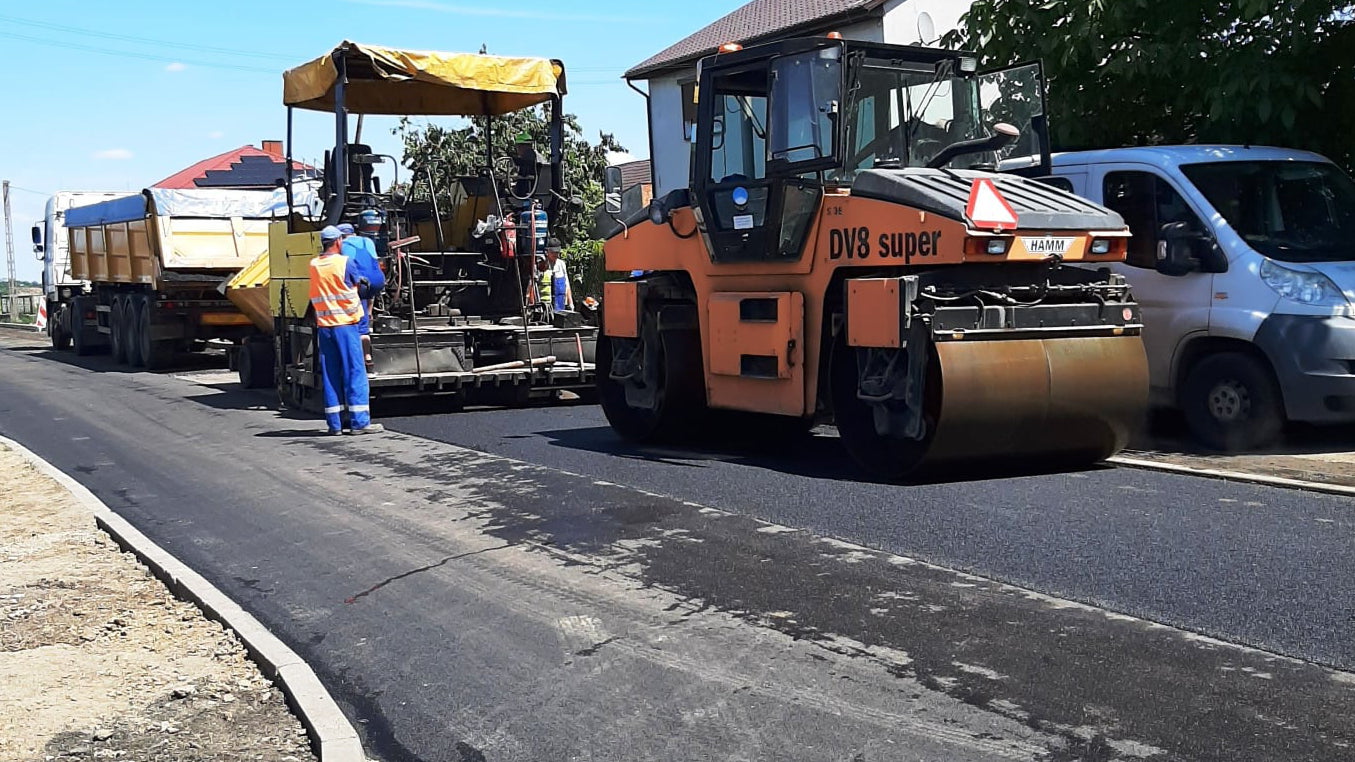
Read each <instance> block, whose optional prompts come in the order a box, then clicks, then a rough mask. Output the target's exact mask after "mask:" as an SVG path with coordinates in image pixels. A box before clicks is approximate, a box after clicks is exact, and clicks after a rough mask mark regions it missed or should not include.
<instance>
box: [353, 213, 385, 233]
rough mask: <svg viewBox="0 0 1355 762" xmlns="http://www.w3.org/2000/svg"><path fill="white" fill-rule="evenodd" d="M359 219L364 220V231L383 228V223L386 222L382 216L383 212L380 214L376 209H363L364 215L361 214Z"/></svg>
mask: <svg viewBox="0 0 1355 762" xmlns="http://www.w3.org/2000/svg"><path fill="white" fill-rule="evenodd" d="M358 218H359V219H360V220H362V227H363V228H364V229H366V228H379V227H381V223H383V222H385V221H386V218H385V217H383V216H382V214H381V212H378V211H377V210H375V209H363V210H362V214H359V215H358Z"/></svg>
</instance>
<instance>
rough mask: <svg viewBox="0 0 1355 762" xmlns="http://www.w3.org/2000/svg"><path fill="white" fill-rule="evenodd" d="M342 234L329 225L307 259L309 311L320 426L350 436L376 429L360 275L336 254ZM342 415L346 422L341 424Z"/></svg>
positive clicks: (349, 263) (345, 259)
mask: <svg viewBox="0 0 1355 762" xmlns="http://www.w3.org/2000/svg"><path fill="white" fill-rule="evenodd" d="M342 238H343V233H341V232H339V229H338V228H336V227H334V226H332V225H331V226H327V227H326V228H325V229H323V230H321V231H320V244H321V247H322V249H323V250H322V251H321V252H320V256H318V257H315V258H314V259H312V260H311V261H310V299H311V306H312V307H313V308H314V309H315V326H316V344H317V346H318V350H319V353H320V375H321V376H322V377H323V380H324V384H323V386H324V392H325V422H326V423H327V424H328V425H329V433H330V434H339V433H342V432H343V431H344V430H345V429H349V430H351V432H352V433H354V434H370V433H373V432H377V431H381V430H382V429H383V427H382V426H381V424H379V423H372V422H371V421H372V416H371V408H370V406H369V402H368V389H367V367H366V364H365V363H364V362H363V358H362V336H361V334H360V333H359V332H358V331H359V329H358V323H359V322H361V320H362V314H363V313H362V301H361V300H360V299H359V298H358V285H359V283H360V281H361V280H362V273H360V272H359V271H358V268H357V267H356V266H355V264H354V263H353V261H352V260H350V259H349V258H348V257H345V256H344V255H343V254H341V253H339V249H340V241H341V240H342ZM344 413H347V414H348V415H347V419H348V420H347V423H345V421H344Z"/></svg>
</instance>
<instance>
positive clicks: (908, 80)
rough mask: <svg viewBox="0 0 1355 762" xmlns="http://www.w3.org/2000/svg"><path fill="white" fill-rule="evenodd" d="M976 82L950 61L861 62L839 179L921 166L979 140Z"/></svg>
mask: <svg viewBox="0 0 1355 762" xmlns="http://www.w3.org/2000/svg"><path fill="white" fill-rule="evenodd" d="M978 107H979V89H978V83H977V81H976V80H974V79H973V78H972V77H964V76H959V75H958V73H957V72H954V66H953V64H952V62H951V61H942V62H941V63H940V64H939V65H938V66H931V65H925V64H911V63H906V62H903V63H901V62H896V61H887V60H882V59H876V58H864V59H858V61H857V62H856V64H855V65H854V66H853V69H852V71H851V74H850V79H849V80H848V91H847V108H846V113H845V114H844V116H845V118H846V120H847V123H846V140H845V145H844V147H845V149H846V150H845V151H844V152H843V153H844V158H845V161H844V163H843V168H844V170H843V172H842V177H841V179H843V180H850V179H851V178H852V177H854V176H855V175H856V173H857V172H858V171H860V170H863V169H872V168H875V167H880V166H901V167H920V166H923V165H925V164H926V163H927V161H928V160H930V159H931V158H932V157H933V156H936V155H937V154H938V153H940V152H941V149H943V148H945V147H946V146H948V145H950V144H951V143H954V142H956V141H960V140H968V139H970V138H974V137H978V136H979V133H978V124H979V120H978V118H977V117H978Z"/></svg>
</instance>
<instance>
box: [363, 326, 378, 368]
mask: <svg viewBox="0 0 1355 762" xmlns="http://www.w3.org/2000/svg"><path fill="white" fill-rule="evenodd" d="M362 360H363V362H365V363H366V364H367V372H368V373H371V372H372V371H374V370H376V363H374V362H372V337H371V336H369V335H366V334H364V335H363V337H362Z"/></svg>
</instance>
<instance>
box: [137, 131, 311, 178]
mask: <svg viewBox="0 0 1355 762" xmlns="http://www.w3.org/2000/svg"><path fill="white" fill-rule="evenodd" d="M286 175H287V160H286V156H285V155H284V154H283V151H282V141H280V140H265V141H263V142H262V143H260V144H259V148H255V147H254V146H252V145H244V146H240V147H239V148H236V149H233V150H230V151H226V152H225V153H222V154H217V155H216V156H213V157H212V158H210V159H203V160H202V161H200V162H198V163H197V164H194V165H193V166H191V167H188V168H187V169H183V170H180V171H178V172H175V173H174V174H172V175H170V176H169V177H166V178H165V179H163V180H161V181H160V182H158V183H155V184H154V185H152V186H151V187H152V188H169V189H174V190H188V189H193V188H229V189H234V190H272V189H273V188H276V187H278V181H280V180H282V178H284V177H286ZM318 176H319V173H318V172H317V171H316V169H315V168H314V167H312V166H309V165H307V164H302V163H300V162H298V161H293V162H292V177H293V178H294V179H297V178H307V177H318Z"/></svg>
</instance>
